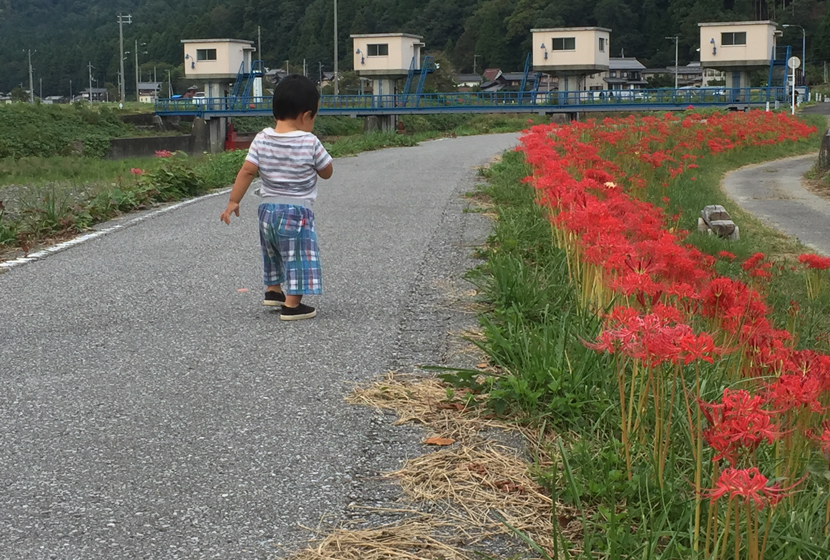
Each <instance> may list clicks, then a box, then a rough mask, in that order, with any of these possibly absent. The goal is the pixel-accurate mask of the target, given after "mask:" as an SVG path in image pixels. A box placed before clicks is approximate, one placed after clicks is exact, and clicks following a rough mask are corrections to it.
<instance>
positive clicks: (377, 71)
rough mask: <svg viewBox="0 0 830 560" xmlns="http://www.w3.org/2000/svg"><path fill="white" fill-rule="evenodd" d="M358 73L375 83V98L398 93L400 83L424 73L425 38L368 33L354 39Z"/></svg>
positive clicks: (355, 64)
mask: <svg viewBox="0 0 830 560" xmlns="http://www.w3.org/2000/svg"><path fill="white" fill-rule="evenodd" d="M351 37H352V41H353V42H354V48H353V49H352V53H353V61H354V71H355V73H357V75H358V76H360V77H361V78H370V79H371V80H372V92H373V93H374V94H375V95H390V94H395V93H398V92H397V90H396V87H395V85H396V82H397V80H398V79H400V78H404V77H406V76H407V75H408V74H409V71H410V68H414V69H415V70H420V68H421V52H422V49H423V48H424V43H423V40H424V38H423V37H421V36H420V35H410V34H408V33H368V34H361V35H352V36H351ZM413 65H414V66H413Z"/></svg>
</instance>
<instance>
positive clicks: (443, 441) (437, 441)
mask: <svg viewBox="0 0 830 560" xmlns="http://www.w3.org/2000/svg"><path fill="white" fill-rule="evenodd" d="M453 443H455V440H454V439H450V438H443V437H431V438H427V440H426V441H424V444H425V445H440V446H442V447H443V446H446V445H452V444H453Z"/></svg>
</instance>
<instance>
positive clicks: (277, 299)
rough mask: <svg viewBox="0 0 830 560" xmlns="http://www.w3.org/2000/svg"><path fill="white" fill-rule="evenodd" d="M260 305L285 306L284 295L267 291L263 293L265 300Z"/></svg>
mask: <svg viewBox="0 0 830 560" xmlns="http://www.w3.org/2000/svg"><path fill="white" fill-rule="evenodd" d="M262 305H267V306H268V307H279V306H281V305H285V294H284V293H282V292H274V291H267V292H265V299H264V300H263V301H262Z"/></svg>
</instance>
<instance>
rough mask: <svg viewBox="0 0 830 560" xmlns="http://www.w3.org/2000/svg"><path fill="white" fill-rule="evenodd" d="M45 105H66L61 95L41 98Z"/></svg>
mask: <svg viewBox="0 0 830 560" xmlns="http://www.w3.org/2000/svg"><path fill="white" fill-rule="evenodd" d="M43 102H44V103H45V104H46V105H54V104H56V103H66V98H65V97H64V96H62V95H49V96H47V97H44V98H43Z"/></svg>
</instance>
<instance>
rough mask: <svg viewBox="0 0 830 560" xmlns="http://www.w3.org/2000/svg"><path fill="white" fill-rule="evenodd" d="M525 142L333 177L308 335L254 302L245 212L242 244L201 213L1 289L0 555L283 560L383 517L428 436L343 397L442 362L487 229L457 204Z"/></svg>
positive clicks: (246, 209) (391, 157)
mask: <svg viewBox="0 0 830 560" xmlns="http://www.w3.org/2000/svg"><path fill="white" fill-rule="evenodd" d="M516 138H517V136H516V135H514V134H510V135H492V136H476V137H467V138H458V139H452V140H443V141H435V142H428V143H425V144H422V145H421V146H418V147H415V148H404V149H393V150H383V151H380V152H370V153H365V154H362V155H360V156H359V157H356V158H348V159H340V160H337V161H336V162H335V177H334V178H333V179H332V180H331V181H329V182H323V183H322V184H321V197H320V202H319V204H318V206H317V215H318V227H319V234H320V240H321V248H322V256H323V266H324V269H323V270H324V283H325V289H326V293H325V295H324V296H320V297H316V298H309V303H311V304H312V305H317V307H318V309H319V315H318V317H317V318H316V319H314V320H312V321H301V322H297V323H281V322H280V321H279V320H278V315H277V314H276V313H275V312H273V311H270V310H268V309H267V308H264V307H262V306H261V305H260V302H261V297H262V296H261V286H260V282H261V276H260V275H261V273H260V262H259V248H258V240H257V233H256V221H255V220H256V213H255V210H256V202H257V201H256V199H255V198H253V197H251V195H249V197H247V198H246V199H245V200H244V201H243V207H242V209H243V214H242V219H241V220H238V221H236V222H234V223H232V225H231V227H227V226H225V225H224V224H221V223H220V222H219V213H220V211H221V209H222V208H223V207H224V204H225V197H214V198H209V199H206V200H204V201H200V202H198V203H195V204H192V205H190V206H187V207H185V208H182V209H180V210H177V211H175V212H169V213H166V214H163V215H160V216H158V217H156V218H153V219H150V220H147V221H145V222H143V223H141V224H138V225H136V226H134V227H131V228H129V229H126V230H122V231H120V232H117V233H114V234H111V235H108V236H105V237H101V238H98V239H95V240H93V241H91V242H89V243H86V244H83V245H79V246H76V247H73V248H71V249H68V250H66V251H64V252H61V253H58V254H55V255H53V256H50V257H49V258H47V259H44V260H43V261H39V262H35V263H32V264H29V265H26V266H23V267H19V268H15V269H12V270H11V271H9V272H7V273H6V274H3V275H0V424H2V426H3V430H2V432H0V449H2V453H0V558H4V559H5V558H10V559H11V558H14V559H19V560H25V559H34V558H37V559H40V558H60V559H63V558H66V559H69V558H83V559H99V558H100V559H108V560H114V559H122V558H123V559H136V558H164V559H173V558H188V559H190V558H217V559H236V558H276V557H278V556H282V555H283V554H285V553H286V552H288V551H291V550H296V549H297V548H298V547H299V546H300V545H301V544H302V543H304V542H305V541H306V539H307V538H308V537H309V536H310V535H309V534H308V532H306V531H305V530H303V529H301V528H300V527H299V524H302V525H306V526H309V527H315V526H317V525H318V523H319V522H320V521H321V519H324V520H326V521H336V520H338V519H342V518H343V517H344V508H345V506H346V505H347V503H348V501H349V500H352V499H360V500H361V502H364V503H371V496H368V497H367V495H366V492H370V491H371V490H367V488H371V486H372V485H371V481H372V480H373V479H374V476H375V474H376V473H377V472H378V471H379V470H382V469H387V468H394V467H395V466H397V465H399V464H400V462H401V461H402V460H403V459H404V458H406V457H407V456H411V455H415V454H419V453H421V452H422V450H421V448H420V446H419V445H418V434H417V433H416V432H414V431H412V430H409V431H408V430H401V429H400V428H395V429H394V430H393V429H391V428H389V427H388V426H386V424H385V422H379V421H377V417H376V415H375V414H374V413H373V412H371V411H369V410H365V409H362V408H359V407H350V406H347V405H346V404H345V403H343V400H342V399H343V397H344V395H345V394H346V392H347V391H348V388H349V384H350V383H353V382H355V381H360V380H367V379H370V378H372V377H374V376H375V375H376V374H378V373H383V372H385V371H387V370H389V369H390V368H410V367H412V365H413V364H415V363H423V362H427V363H436V362H438V363H440V362H442V361H446V359H447V352H448V349H449V347H448V344H449V341H448V336H447V332H448V331H450V330H452V329H454V328H457V327H458V325H460V324H465V323H466V322H468V321H469V317H466V318H465V317H462V316H460V315H459V313H458V312H457V311H454V310H452V309H451V306H450V305H448V302H449V301H450V300H451V299H452V297H453V291H454V290H457V289H458V288H459V286H460V285H461V277H462V275H463V273H464V271H465V270H466V269H467V268H468V267H469V266H470V264H471V262H470V260H469V255H468V254H469V245H470V244H474V243H477V242H480V241H481V240H482V238H483V237H484V236H485V235H486V233H487V230H488V227H489V226H488V224H487V223H486V221H485V220H484V219H483V218H481V217H480V216H479V215H477V214H469V213H463V209H464V201H463V199H462V198H461V195H462V194H463V193H464V192H465V191H468V190H470V189H471V188H472V187H473V185H474V183H475V171H474V169H473V167H474V166H475V165H477V164H482V163H485V162H487V161H488V160H490V159H491V158H492V157H493V156H494V155H496V154H498V153H500V152H501V151H503V150H505V149H507V148H510V147H511V146H513V145H515V143H516ZM243 288H244V289H248V290H249V291H247V292H239V291H238V290H239V289H243ZM387 498H388V496H379V497H378V499H379V500H381V499H387Z"/></svg>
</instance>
